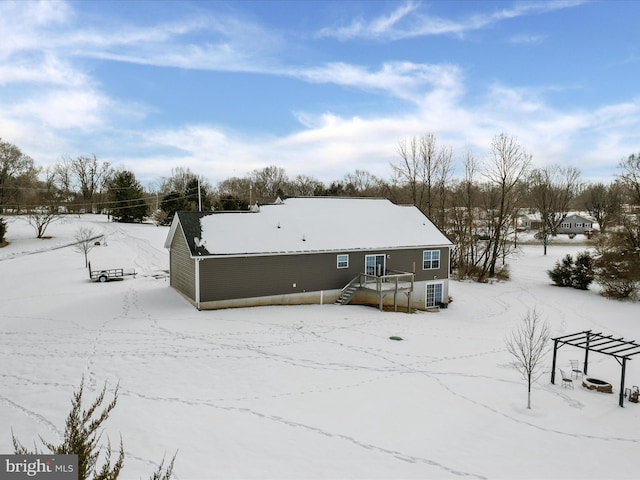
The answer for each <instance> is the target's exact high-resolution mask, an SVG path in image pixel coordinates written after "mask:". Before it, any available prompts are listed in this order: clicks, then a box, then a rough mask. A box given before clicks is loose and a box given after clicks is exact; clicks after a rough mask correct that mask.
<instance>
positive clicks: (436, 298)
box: [425, 283, 442, 308]
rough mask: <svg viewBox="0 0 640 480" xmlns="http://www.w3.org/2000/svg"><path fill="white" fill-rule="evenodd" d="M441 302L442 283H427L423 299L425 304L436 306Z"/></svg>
mask: <svg viewBox="0 0 640 480" xmlns="http://www.w3.org/2000/svg"><path fill="white" fill-rule="evenodd" d="M441 303H442V284H441V283H428V284H427V295H426V299H425V306H426V307H427V308H428V307H436V306H438V305H440V304H441Z"/></svg>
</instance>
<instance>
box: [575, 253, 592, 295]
mask: <svg viewBox="0 0 640 480" xmlns="http://www.w3.org/2000/svg"><path fill="white" fill-rule="evenodd" d="M593 279H594V272H593V258H592V257H591V255H590V254H589V252H579V253H578V255H577V256H576V263H575V265H574V267H573V272H572V275H571V286H572V287H573V288H577V289H579V290H587V289H588V288H589V285H591V283H592V282H593Z"/></svg>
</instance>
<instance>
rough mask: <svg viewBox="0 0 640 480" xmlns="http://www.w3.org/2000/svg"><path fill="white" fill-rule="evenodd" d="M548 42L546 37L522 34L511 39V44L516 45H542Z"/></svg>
mask: <svg viewBox="0 0 640 480" xmlns="http://www.w3.org/2000/svg"><path fill="white" fill-rule="evenodd" d="M545 40H546V37H545V36H544V35H532V34H526V33H523V34H520V35H513V36H512V37H509V39H508V41H509V43H513V44H514V45H540V44H541V43H543V42H544V41H545Z"/></svg>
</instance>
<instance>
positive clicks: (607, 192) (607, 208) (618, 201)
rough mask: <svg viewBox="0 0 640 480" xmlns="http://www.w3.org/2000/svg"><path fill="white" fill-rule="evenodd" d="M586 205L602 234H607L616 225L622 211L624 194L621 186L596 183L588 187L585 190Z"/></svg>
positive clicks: (614, 183) (615, 183)
mask: <svg viewBox="0 0 640 480" xmlns="http://www.w3.org/2000/svg"><path fill="white" fill-rule="evenodd" d="M583 195H584V197H583V198H584V205H585V207H586V208H587V211H588V212H589V215H592V216H593V218H595V219H596V222H598V225H600V233H606V232H607V228H608V227H609V226H610V225H612V224H614V223H615V222H616V221H617V220H618V219H619V218H620V213H621V211H622V192H621V188H620V184H619V183H617V182H613V183H611V184H610V185H605V184H604V183H596V184H592V185H588V186H587V187H586V188H585V190H584V193H583Z"/></svg>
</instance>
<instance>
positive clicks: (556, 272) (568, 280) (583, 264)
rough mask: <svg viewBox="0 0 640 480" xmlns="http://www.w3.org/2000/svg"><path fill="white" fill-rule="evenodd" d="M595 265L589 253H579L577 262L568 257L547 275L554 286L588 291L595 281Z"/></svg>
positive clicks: (557, 263)
mask: <svg viewBox="0 0 640 480" xmlns="http://www.w3.org/2000/svg"><path fill="white" fill-rule="evenodd" d="M593 265H594V260H593V258H592V257H591V255H590V254H589V252H579V253H578V255H577V256H576V260H575V261H574V260H573V257H572V256H571V255H566V256H565V257H564V258H563V259H562V260H560V261H558V262H556V265H555V267H554V268H553V270H548V271H547V274H548V275H549V278H551V281H552V282H553V283H554V285H557V286H559V287H573V288H577V289H579V290H587V289H588V288H589V285H591V282H593V279H594V271H593V268H594V267H593Z"/></svg>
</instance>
